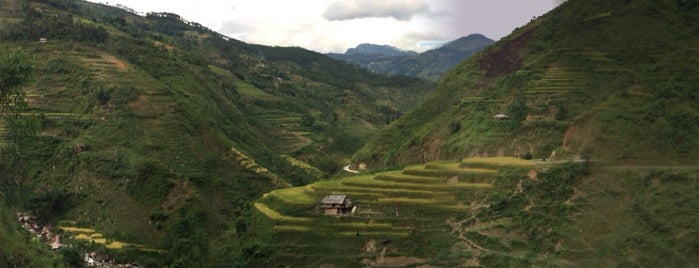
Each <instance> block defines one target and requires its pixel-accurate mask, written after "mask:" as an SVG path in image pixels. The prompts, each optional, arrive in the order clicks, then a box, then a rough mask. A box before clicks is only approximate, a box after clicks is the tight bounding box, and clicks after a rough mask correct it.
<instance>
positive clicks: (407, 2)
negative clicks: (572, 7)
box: [90, 0, 562, 53]
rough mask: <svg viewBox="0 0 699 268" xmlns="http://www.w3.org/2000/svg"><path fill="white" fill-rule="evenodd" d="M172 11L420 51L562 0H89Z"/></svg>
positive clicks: (230, 32) (299, 37)
mask: <svg viewBox="0 0 699 268" xmlns="http://www.w3.org/2000/svg"><path fill="white" fill-rule="evenodd" d="M90 1H91V2H99V3H109V4H110V5H115V4H117V3H118V4H121V5H124V6H127V7H130V8H132V9H134V10H136V11H138V12H171V13H176V14H179V15H180V16H182V17H183V18H185V19H186V20H189V21H193V22H198V23H200V24H202V25H204V26H206V27H208V28H210V29H212V30H215V31H217V32H220V33H222V34H225V35H227V36H230V37H233V38H235V39H239V40H242V41H244V42H248V43H255V44H264V45H276V46H300V47H303V48H307V49H310V50H314V51H318V52H323V53H327V52H344V51H345V50H347V49H348V48H350V47H355V46H356V45H358V44H360V43H373V44H381V45H383V44H388V45H392V46H395V47H398V48H401V49H405V50H413V51H418V52H422V51H425V50H427V49H431V48H435V47H436V46H438V45H440V44H443V43H445V42H447V41H451V40H454V39H457V38H459V37H462V36H466V35H469V34H472V33H480V34H483V35H485V36H487V37H489V38H491V39H494V40H498V39H500V38H502V37H504V36H506V35H508V34H509V33H510V32H512V30H514V29H515V28H516V27H519V26H522V25H525V24H526V23H528V22H529V21H530V20H531V19H532V17H534V16H540V15H543V14H544V13H546V12H548V11H550V10H552V9H553V8H555V7H556V6H558V5H559V4H560V3H561V2H562V0H298V1H289V0H286V1H283V0H90Z"/></svg>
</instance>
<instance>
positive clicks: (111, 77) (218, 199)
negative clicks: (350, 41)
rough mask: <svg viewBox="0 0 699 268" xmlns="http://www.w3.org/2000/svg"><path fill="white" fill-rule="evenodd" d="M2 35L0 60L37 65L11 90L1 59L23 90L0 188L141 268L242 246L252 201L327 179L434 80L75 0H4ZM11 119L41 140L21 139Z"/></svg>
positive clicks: (184, 263) (202, 258) (195, 261)
mask: <svg viewBox="0 0 699 268" xmlns="http://www.w3.org/2000/svg"><path fill="white" fill-rule="evenodd" d="M40 39H41V40H45V41H46V42H43V41H42V42H39V40H40ZM0 42H1V43H2V45H3V49H2V53H3V54H2V59H3V64H4V63H5V62H10V63H11V61H6V60H5V58H6V56H8V55H9V54H6V53H7V52H8V51H11V50H10V49H9V48H14V47H22V48H23V50H24V51H25V52H24V54H23V55H25V57H26V58H27V62H29V61H31V65H32V66H33V70H34V78H33V80H32V83H30V84H27V85H26V86H25V87H24V91H22V92H17V93H18V94H19V95H18V94H14V93H13V95H5V92H6V91H5V84H4V83H6V82H7V81H10V82H11V81H13V80H12V79H14V77H9V76H8V74H11V73H8V72H6V68H5V67H6V65H2V66H0V67H2V68H3V70H2V71H3V72H2V77H1V78H2V83H3V96H2V100H3V103H5V100H10V99H12V100H20V101H19V102H17V103H16V105H10V106H7V107H10V108H11V109H15V110H16V111H15V112H14V115H15V116H14V119H16V120H15V121H8V122H7V123H6V122H3V123H2V124H0V127H1V128H0V132H1V133H2V134H3V135H5V134H7V135H10V136H8V138H5V139H3V143H2V148H3V149H4V151H7V152H15V154H14V155H9V154H6V155H3V158H2V166H1V167H0V168H1V170H0V174H2V175H0V176H1V177H0V178H1V180H0V181H1V182H2V187H3V188H2V189H1V193H2V196H3V199H6V200H7V201H8V203H9V206H10V207H11V208H12V209H13V210H15V209H17V210H20V211H28V212H30V213H31V214H33V215H35V216H36V217H37V220H38V221H39V222H40V223H41V224H51V225H53V226H55V227H56V229H58V230H64V231H59V233H61V235H62V236H63V237H64V238H66V239H68V241H70V242H72V244H78V245H82V246H81V248H80V249H79V252H80V254H82V253H84V252H85V251H86V250H97V251H99V252H106V253H107V254H108V255H110V256H112V257H113V258H116V259H117V260H121V261H123V262H130V261H137V262H139V263H140V264H143V265H145V266H147V267H160V266H164V265H170V266H171V267H197V266H212V265H216V264H221V262H219V258H220V257H225V256H228V255H231V256H237V254H238V250H239V247H238V242H237V241H238V238H237V237H238V236H239V235H240V233H242V232H244V231H245V228H241V227H240V226H244V222H245V221H244V218H245V217H246V213H247V211H248V210H249V209H250V208H251V201H252V200H254V199H255V198H257V197H259V196H260V195H261V194H262V193H265V192H268V191H270V190H273V189H277V188H283V187H289V186H291V185H304V184H307V183H309V182H312V181H316V180H318V179H320V178H324V177H328V176H331V175H332V174H334V173H335V172H336V171H337V170H338V169H339V167H341V166H342V165H344V164H345V163H346V162H348V159H349V156H350V155H351V154H352V153H353V152H354V151H356V150H357V149H358V148H359V147H361V146H362V145H363V144H364V143H365V142H366V141H367V139H368V138H369V137H370V136H371V135H372V133H374V132H375V131H376V130H378V129H380V128H382V127H383V126H385V125H387V124H388V123H390V122H391V121H392V120H395V119H396V118H397V117H398V116H400V115H401V114H402V113H404V112H407V110H408V109H409V108H411V107H412V106H413V105H414V104H415V103H416V101H417V100H418V99H419V97H420V96H421V95H422V94H423V93H424V92H425V91H426V90H427V89H428V88H429V87H430V84H429V83H427V82H423V81H421V80H417V79H413V78H405V77H392V76H386V75H377V74H371V73H368V72H366V71H364V70H362V69H360V68H357V67H353V66H351V65H348V64H345V63H343V62H340V61H335V60H332V59H329V58H327V57H325V56H323V55H320V54H318V53H314V52H310V51H307V50H303V49H300V48H279V47H264V46H256V45H249V44H245V43H242V42H240V41H237V40H232V39H229V38H227V37H224V36H221V35H220V34H218V33H215V32H213V31H211V30H209V29H206V28H205V27H203V26H201V25H199V24H197V23H193V22H188V21H184V20H182V19H181V18H180V17H179V16H177V15H176V14H170V13H151V14H148V15H147V16H145V17H142V16H138V15H136V14H133V13H129V12H127V11H125V10H121V9H118V8H114V7H109V6H105V5H100V4H92V3H87V2H83V1H75V0H36V1H19V0H2V1H0ZM5 47H8V49H5ZM8 66H9V65H8ZM12 68H14V67H12ZM12 68H10V70H14V69H12ZM13 92H14V91H13ZM20 93H21V94H20ZM16 96H20V97H18V98H17V97H16ZM6 97H8V98H6ZM10 97H11V98H10ZM18 108H23V110H22V111H20V110H19V109H18ZM12 122H16V123H17V124H16V125H13V123H12ZM16 126H22V127H16ZM15 130H23V131H24V130H26V131H25V132H26V133H16V134H32V133H33V134H34V135H35V136H34V137H33V138H30V139H23V140H21V141H20V140H17V142H15V141H13V140H12V137H17V138H19V137H25V136H26V135H15V136H11V135H14V134H15V133H14V132H13V131H15ZM7 135H6V136H7ZM9 141H13V142H12V143H10V142H9ZM20 142H21V143H20ZM12 146H14V147H12ZM12 148H14V150H12ZM2 213H3V217H7V219H11V218H12V213H9V211H7V212H6V211H5V210H4V208H3V212H2ZM8 213H9V214H8ZM58 227H60V228H62V229H59V228H58ZM8 228H14V227H8ZM8 230H9V229H8ZM66 230H67V231H66ZM85 230H90V231H89V232H88V231H85ZM14 235H15V232H14V231H12V232H9V233H8V236H7V237H15V236H14ZM93 236H94V237H93ZM75 237H82V238H83V240H85V239H86V240H87V241H88V242H87V243H85V242H84V241H83V240H80V239H75V240H73V239H72V238H75ZM3 238H4V237H3ZM29 246H30V245H28V247H29ZM7 248H8V251H7V252H9V253H12V254H14V253H13V252H15V247H14V246H13V247H10V245H9V244H8V247H7ZM3 249H5V248H3ZM18 250H19V251H21V249H18ZM9 253H8V254H9ZM73 253H75V254H78V253H77V252H75V251H72V252H71V255H70V256H75V254H73ZM38 261H40V260H38ZM58 262H59V263H60V262H61V261H58ZM16 263H18V265H23V264H22V262H16ZM47 263H50V262H47ZM37 265H38V266H41V265H39V264H37Z"/></svg>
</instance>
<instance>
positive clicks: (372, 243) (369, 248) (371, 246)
mask: <svg viewBox="0 0 699 268" xmlns="http://www.w3.org/2000/svg"><path fill="white" fill-rule="evenodd" d="M364 251H365V252H375V251H376V240H374V239H369V240H367V241H366V244H365V245H364Z"/></svg>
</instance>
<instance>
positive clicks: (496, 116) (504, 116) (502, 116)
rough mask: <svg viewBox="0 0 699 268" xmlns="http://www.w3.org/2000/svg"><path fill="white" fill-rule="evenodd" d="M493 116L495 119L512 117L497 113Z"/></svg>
mask: <svg viewBox="0 0 699 268" xmlns="http://www.w3.org/2000/svg"><path fill="white" fill-rule="evenodd" d="M493 118H495V120H507V119H510V117H509V116H507V115H506V114H496V115H493Z"/></svg>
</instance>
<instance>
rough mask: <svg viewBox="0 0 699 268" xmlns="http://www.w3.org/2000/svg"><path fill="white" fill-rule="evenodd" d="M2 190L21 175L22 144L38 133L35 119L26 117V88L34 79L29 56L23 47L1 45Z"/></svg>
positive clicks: (0, 155)
mask: <svg viewBox="0 0 699 268" xmlns="http://www.w3.org/2000/svg"><path fill="white" fill-rule="evenodd" d="M0 51H3V52H2V53H0V117H1V119H2V121H0V130H1V131H0V134H2V136H0V160H1V161H0V174H3V175H2V176H0V182H2V184H0V186H2V187H0V190H3V188H5V187H6V186H8V185H11V184H12V182H13V181H15V182H16V180H12V178H13V177H15V178H16V175H17V174H20V173H19V172H20V171H21V168H20V166H19V165H20V161H19V159H20V154H21V150H19V148H21V146H22V143H24V142H26V141H27V137H30V136H32V135H33V133H34V129H35V128H34V127H33V126H34V120H32V119H30V118H23V117H22V116H21V114H20V112H21V111H22V110H23V109H24V108H26V106H27V105H26V102H24V92H23V88H24V86H26V85H27V84H28V83H29V81H30V80H31V75H32V72H33V68H32V66H31V61H30V59H29V56H28V55H27V54H26V53H25V52H23V51H21V50H19V49H4V48H0Z"/></svg>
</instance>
